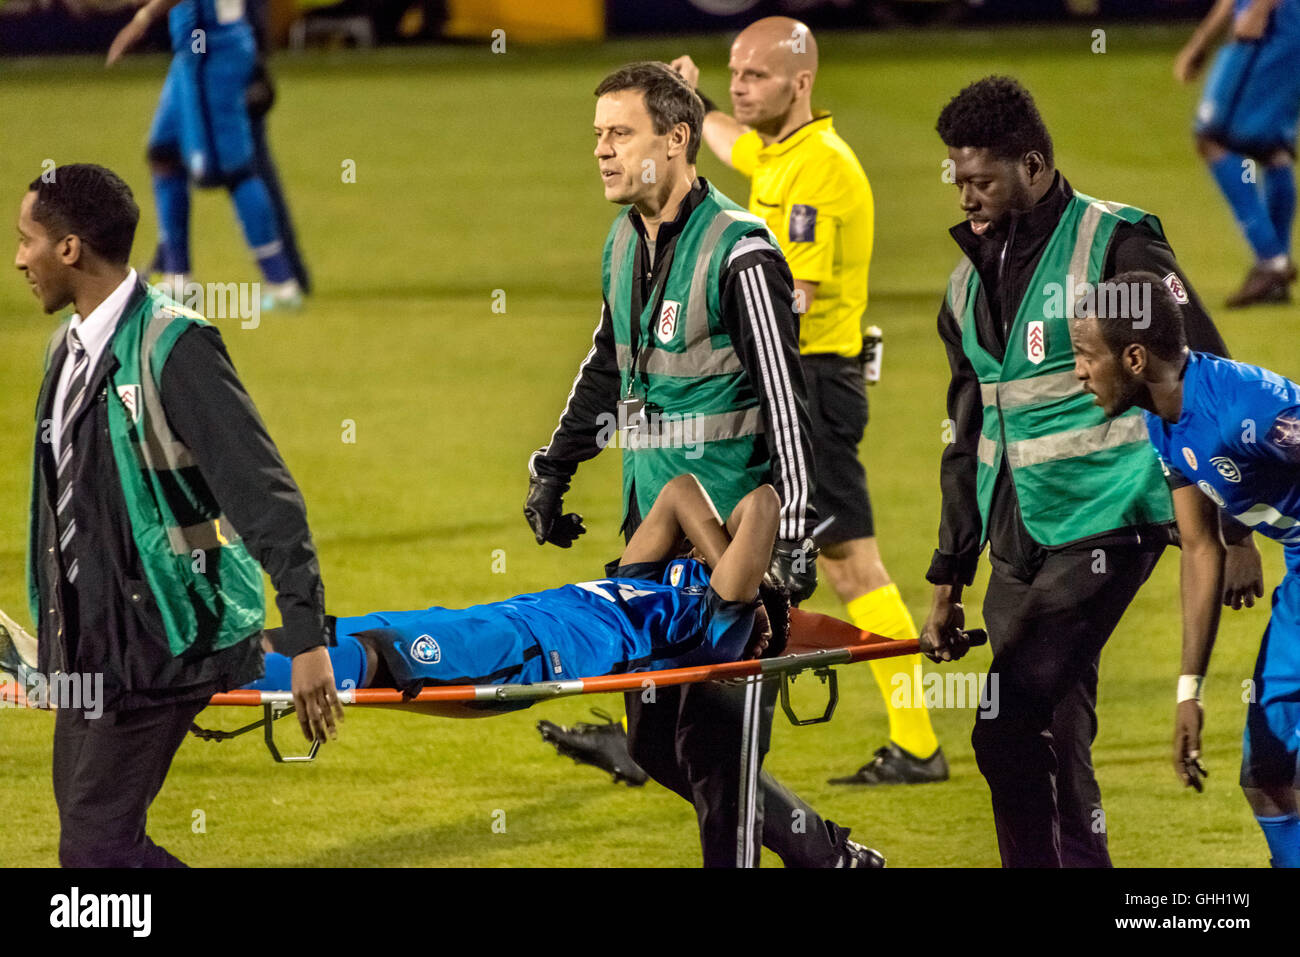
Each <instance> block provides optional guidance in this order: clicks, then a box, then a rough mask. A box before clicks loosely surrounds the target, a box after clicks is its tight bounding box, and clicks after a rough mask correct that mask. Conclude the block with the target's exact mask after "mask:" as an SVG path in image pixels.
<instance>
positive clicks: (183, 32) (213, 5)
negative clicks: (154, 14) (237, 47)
mask: <svg viewBox="0 0 1300 957" xmlns="http://www.w3.org/2000/svg"><path fill="white" fill-rule="evenodd" d="M195 30H202V31H203V34H204V36H203V47H204V48H206V49H212V48H213V47H218V48H219V47H222V46H226V45H231V44H236V43H243V42H246V41H247V40H251V39H252V36H253V28H252V26H251V25H250V24H249V22H248V20H247V18H246V17H245V9H244V0H181V2H180V3H178V4H177V5H176V6H174V7H172V10H171V13H169V14H168V15H167V32H168V33H169V34H170V35H171V41H172V51H173V52H174V53H185V52H195V53H197V52H201V51H199V50H195V42H196V40H197V37H196V36H195V33H194V31H195Z"/></svg>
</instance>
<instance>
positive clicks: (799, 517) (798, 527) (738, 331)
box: [528, 177, 817, 540]
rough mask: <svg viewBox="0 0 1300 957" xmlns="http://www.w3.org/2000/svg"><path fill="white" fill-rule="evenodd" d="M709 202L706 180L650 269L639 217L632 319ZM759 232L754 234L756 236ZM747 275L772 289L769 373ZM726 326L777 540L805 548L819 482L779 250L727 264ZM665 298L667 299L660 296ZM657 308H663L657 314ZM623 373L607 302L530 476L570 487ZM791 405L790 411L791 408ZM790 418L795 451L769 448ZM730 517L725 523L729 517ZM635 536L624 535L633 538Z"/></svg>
mask: <svg viewBox="0 0 1300 957" xmlns="http://www.w3.org/2000/svg"><path fill="white" fill-rule="evenodd" d="M707 193H708V184H707V183H706V181H705V180H704V179H703V178H702V177H701V178H700V179H698V180H697V181H696V183H695V187H694V189H692V190H691V192H690V193H689V194H688V195H687V197H686V199H685V200H684V201H683V202H682V208H681V209H680V210H679V211H678V213H677V218H676V219H674V220H673V221H672V222H670V223H662V224H661V225H660V226H659V233H658V237H657V239H656V242H655V250H654V262H653V263H651V262H650V257H649V250H648V248H647V244H646V233H645V227H644V225H643V224H642V222H641V217H640V216H639V215H638V214H637V212H636V210H635V209H633V210H631V212H630V216H631V219H632V224H633V225H634V226H635V227H636V230H637V233H638V235H639V236H640V237H641V242H639V243H638V244H637V249H638V258H637V262H636V265H635V267H634V270H633V283H632V300H631V314H632V315H633V316H639V315H640V314H641V311H642V308H643V306H644V304H645V300H646V296H648V295H649V293H650V290H651V288H652V287H653V285H654V281H655V280H656V279H657V278H658V277H659V276H661V275H663V273H664V271H665V270H667V269H669V268H671V265H672V257H673V252H674V250H675V249H676V247H677V238H678V236H680V235H681V232H682V229H683V228H684V227H685V226H686V222H687V220H688V219H689V218H690V215H691V213H692V212H694V210H695V208H696V207H697V206H699V204H700V202H701V201H702V200H703V199H704V197H705V196H706V195H707ZM760 232H762V229H761V227H757V226H756V227H755V233H760ZM746 270H749V271H750V272H749V276H750V277H751V278H753V277H757V279H758V280H759V281H760V282H761V283H763V284H764V285H765V286H766V287H767V299H768V300H770V302H771V307H772V311H773V313H774V318H775V326H776V331H777V335H778V337H779V342H778V343H777V347H778V349H779V352H780V361H779V362H773V363H771V364H770V365H769V364H768V363H767V362H765V361H764V358H765V357H760V354H759V350H760V343H759V339H758V336H760V335H762V326H761V324H762V323H764V322H765V319H764V317H763V316H762V315H757V314H756V311H755V306H754V305H753V303H752V302H751V301H750V300H749V299H748V297H746V295H745V291H744V288H743V286H742V283H741V280H740V276H741V273H743V272H745V271H746ZM719 285H720V297H721V304H722V321H723V323H724V324H725V326H726V329H727V334H728V335H730V336H731V341H732V344H733V346H734V347H735V350H736V355H737V356H738V357H739V358H740V362H741V364H742V365H743V366H744V369H745V374H746V376H747V377H748V378H749V381H750V383H751V384H752V385H753V388H754V390H755V394H756V395H757V396H758V400H759V404H760V406H761V408H762V417H763V429H764V435H765V436H766V437H767V444H768V449H769V453H770V458H771V463H772V477H771V482H772V484H773V486H774V487H775V488H776V491H777V494H778V495H779V496H780V497H781V525H780V531H779V532H778V534H779V536H780V537H781V538H784V539H796V540H797V539H802V538H803V537H804V536H805V535H809V534H811V533H812V530H813V527H814V526H815V525H816V522H817V514H816V511H815V510H814V509H813V506H812V492H813V482H814V481H815V473H814V467H813V457H812V435H811V426H810V425H809V419H808V409H807V400H806V393H805V389H804V379H803V370H802V368H801V367H800V363H799V316H798V314H797V313H796V312H795V311H794V281H793V280H792V279H791V278H790V267H789V266H788V265H786V261H785V257H784V256H782V255H781V253H780V251H779V250H776V249H773V248H770V247H768V248H766V249H761V250H760V249H756V250H754V251H752V252H746V253H744V254H742V255H740V256H737V257H736V258H735V259H734V260H732V261H731V262H729V263H726V264H725V265H724V266H723V268H722V272H721V274H720V276H719ZM659 295H660V297H662V290H661V291H660V292H659ZM656 305H657V304H656ZM758 308H759V309H760V310H761V307H758ZM653 346H654V341H653V339H651V341H649V342H646V343H642V344H641V348H653ZM618 390H619V368H618V359H617V356H616V353H615V349H614V323H613V320H612V318H611V316H610V312H609V303H608V302H604V303H603V304H602V307H601V312H600V323H599V325H597V327H596V333H595V336H594V338H593V342H592V347H591V351H590V352H588V353H587V357H586V359H584V360H583V362H582V367H581V368H580V369H579V370H578V378H577V380H576V381H575V382H574V384H573V391H572V393H570V395H569V400H568V403H567V404H566V405H565V407H564V412H563V413H562V414H561V416H560V424H559V425H558V426H557V427H556V430H555V433H554V434H553V435H552V436H551V441H550V442H549V443H547V444H546V445H545V446H544V447H542V448H540V449H538V450H537V451H536V452H534V453H533V456H532V458H531V459H530V460H529V463H528V467H529V471H530V472H532V474H534V475H543V476H548V477H554V478H561V479H563V480H565V481H566V482H567V481H568V480H569V479H571V478H572V477H573V473H574V472H576V471H577V468H578V465H579V464H580V463H582V462H585V461H586V460H587V459H589V458H592V457H593V456H595V455H596V453H597V452H599V451H600V450H601V446H600V444H599V443H598V441H597V437H598V435H599V434H600V431H601V418H600V416H601V415H602V414H615V413H616V409H617V405H618V401H619V394H618ZM791 405H793V410H791V409H790V406H791ZM792 414H793V416H794V417H795V419H796V420H797V423H798V434H799V442H798V443H797V448H793V449H792V448H790V447H787V446H785V445H783V443H780V442H773V441H772V438H773V436H776V435H779V434H781V430H782V429H783V428H789V423H790V417H791V415H792ZM724 517H725V516H724ZM628 518H629V522H630V524H631V525H632V526H633V527H635V525H636V523H637V522H639V520H640V518H641V516H639V515H637V512H636V500H635V497H633V499H632V501H631V502H629V503H628ZM631 530H632V529H631V528H625V529H624V531H625V532H628V533H629V534H630V532H631Z"/></svg>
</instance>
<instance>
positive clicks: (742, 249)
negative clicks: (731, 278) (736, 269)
mask: <svg viewBox="0 0 1300 957" xmlns="http://www.w3.org/2000/svg"><path fill="white" fill-rule="evenodd" d="M771 248H772V244H771V243H769V242H768V241H767V240H766V239H760V238H759V237H757V236H746V237H745V238H744V239H742V240H741V241H740V242H738V243H736V245H734V246H732V247H731V252H729V253H727V265H728V266H730V265H731V264H732V263H733V262H735V261H736V260H737V259H739V258H740V257H741V256H746V255H748V254H749V253H765V252H768V251H769V250H770V249H771Z"/></svg>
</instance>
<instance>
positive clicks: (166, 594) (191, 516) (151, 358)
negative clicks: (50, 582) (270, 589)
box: [27, 288, 266, 655]
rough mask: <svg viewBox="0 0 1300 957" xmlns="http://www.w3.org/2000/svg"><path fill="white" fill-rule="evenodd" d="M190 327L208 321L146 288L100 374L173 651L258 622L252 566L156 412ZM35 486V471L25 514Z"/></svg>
mask: <svg viewBox="0 0 1300 957" xmlns="http://www.w3.org/2000/svg"><path fill="white" fill-rule="evenodd" d="M194 325H207V321H206V320H205V319H203V317H202V316H200V315H198V314H197V313H195V312H193V311H191V310H189V309H186V308H185V307H184V306H181V305H180V304H178V303H176V302H174V301H172V300H171V299H168V298H167V297H166V296H164V295H162V294H161V293H159V292H158V291H156V290H154V289H152V288H149V290H148V294H147V295H146V296H144V297H143V298H142V299H141V301H140V303H139V305H138V306H136V308H134V309H133V310H132V311H131V312H130V313H129V314H127V315H125V316H123V317H122V319H121V321H120V322H119V323H118V326H117V332H116V333H115V334H114V336H113V340H112V350H113V355H114V356H115V357H116V358H117V361H118V368H117V369H116V370H115V371H113V372H112V374H111V375H110V376H109V390H108V434H109V439H110V442H111V444H112V447H113V459H114V461H115V463H116V465H117V473H118V477H119V479H120V481H121V485H122V495H123V498H124V499H125V501H126V511H127V516H128V519H129V521H130V525H131V537H132V539H133V540H134V541H135V546H136V549H137V551H139V553H140V563H141V565H142V566H143V568H144V575H145V578H146V580H147V581H148V582H149V587H150V589H151V590H152V592H153V595H154V598H155V600H156V601H157V603H158V609H159V611H160V612H161V613H162V619H163V625H164V627H165V628H166V631H167V643H168V646H169V647H170V649H171V652H172V654H173V655H180V654H182V653H184V652H185V651H187V650H189V649H191V648H196V649H203V650H204V651H205V652H211V651H217V650H220V649H222V648H227V647H229V646H231V645H234V644H237V643H238V642H240V641H242V640H244V639H246V638H248V636H249V635H251V634H253V633H254V632H256V631H258V630H260V629H261V627H262V624H263V622H264V621H265V617H266V607H265V593H264V591H263V588H262V571H261V568H260V567H259V566H258V564H257V562H256V561H254V560H253V557H252V556H251V555H249V553H248V550H247V549H246V548H245V547H244V545H243V543H242V542H241V541H240V539H239V536H238V534H236V532H235V530H234V529H233V528H232V527H231V526H230V523H229V522H228V521H227V520H226V517H225V516H224V515H223V514H221V508H220V506H219V505H218V504H217V501H216V499H215V497H214V496H213V494H212V492H211V491H210V490H209V489H208V487H207V484H206V483H205V482H204V480H203V476H202V475H201V474H200V473H199V469H198V466H197V465H196V463H195V461H194V456H193V454H192V453H191V452H190V450H189V449H188V448H186V446H185V445H184V444H183V443H182V442H181V441H180V439H179V438H177V437H176V436H175V435H174V434H173V433H172V431H171V429H170V428H169V427H168V424H167V416H166V415H165V414H164V412H163V405H162V398H161V395H160V389H161V382H162V371H163V366H164V365H165V364H166V362H167V356H168V355H169V354H170V352H171V350H172V346H174V345H175V344H176V340H177V339H178V338H180V336H181V334H182V333H183V332H185V331H186V330H187V329H189V328H190V327H191V326H194ZM66 327H67V323H64V324H63V325H62V326H60V327H59V330H58V332H56V333H55V336H54V338H53V339H52V340H51V343H52V348H51V349H50V350H48V351H47V353H46V369H47V372H48V368H49V361H50V357H51V356H52V355H53V352H54V349H53V345H55V344H57V343H58V341H59V340H60V338H61V337H62V336H63V335H64V334H65V332H66ZM199 401H201V397H199ZM37 467H39V465H38V466H37ZM37 480H38V476H35V475H34V476H33V482H32V494H33V511H32V514H33V515H35V514H37V512H36V502H35V495H36V489H37V488H38V487H39V485H38V481H37ZM35 524H36V523H35V522H33V523H32V525H33V529H32V539H31V541H30V543H29V552H28V563H27V567H28V599H29V601H30V602H31V606H32V616H33V620H36V621H39V620H40V619H39V617H38V616H39V607H40V606H39V597H40V596H39V595H38V594H37V582H36V574H35V561H34V557H35V548H36V547H37V545H38V543H37V542H36V541H35Z"/></svg>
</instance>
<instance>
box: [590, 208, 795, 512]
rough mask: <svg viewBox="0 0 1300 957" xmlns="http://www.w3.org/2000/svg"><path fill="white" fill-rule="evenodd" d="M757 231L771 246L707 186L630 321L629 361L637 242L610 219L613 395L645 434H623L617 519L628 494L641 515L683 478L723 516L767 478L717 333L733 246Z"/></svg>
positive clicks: (745, 400)
mask: <svg viewBox="0 0 1300 957" xmlns="http://www.w3.org/2000/svg"><path fill="white" fill-rule="evenodd" d="M755 233H757V234H758V235H760V236H762V237H763V239H762V240H761V241H763V242H767V243H769V244H771V246H772V247H774V248H779V246H778V245H777V242H776V238H775V237H774V236H773V235H772V234H771V232H769V231H768V229H767V227H766V226H765V225H764V224H763V222H762V220H760V219H759V218H758V217H756V216H753V215H751V214H750V213H748V212H747V211H746V210H744V209H742V208H741V207H740V206H738V205H736V204H735V203H733V202H732V201H731V200H729V199H727V197H725V196H723V195H722V194H721V193H719V192H718V191H717V190H716V189H714V188H713V186H712V185H710V186H709V192H708V195H707V196H706V197H705V198H704V200H703V201H702V202H701V203H700V204H699V206H697V207H696V208H695V210H694V211H693V212H692V213H691V216H690V219H688V220H687V222H686V226H685V228H684V229H683V230H682V233H681V235H680V236H679V237H678V239H677V246H676V248H675V250H674V252H673V258H672V267H671V268H670V269H669V271H668V275H667V277H666V278H664V277H660V278H659V281H658V283H657V284H656V285H662V287H663V294H662V296H659V295H651V296H650V297H649V299H648V301H647V302H646V303H645V306H644V308H643V309H642V311H641V314H640V315H639V316H637V317H635V318H636V322H637V336H636V342H637V348H636V350H635V354H634V352H633V348H632V341H633V340H632V321H633V316H632V315H631V301H632V284H633V282H634V281H635V280H634V279H633V273H634V267H635V265H636V260H637V243H638V242H640V237H639V236H638V234H637V231H636V229H635V227H633V225H632V221H631V220H630V219H629V218H628V214H627V213H622V214H620V215H619V217H618V218H617V219H615V220H614V225H613V227H612V228H611V229H610V231H609V236H608V237H607V238H606V240H605V255H604V262H603V279H604V289H605V301H606V302H607V303H609V309H610V314H611V317H612V319H613V324H614V342H615V348H616V350H617V354H618V365H619V377H620V382H621V394H622V395H623V396H629V395H633V396H636V397H639V398H642V399H644V400H645V402H646V410H647V412H646V414H647V416H648V422H647V423H646V425H645V427H644V428H643V429H640V430H630V431H629V430H624V431H623V432H622V434H621V444H622V445H623V503H624V510H625V512H624V518H625V519H626V510H627V508H628V507H629V504H630V502H631V500H632V499H631V496H632V495H633V494H635V495H636V504H637V507H638V508H639V509H640V513H641V515H642V516H645V515H647V514H649V512H650V507H651V506H652V505H653V504H654V501H655V498H656V497H657V496H658V495H659V491H660V490H661V489H662V488H663V487H664V485H666V484H667V483H668V482H669V481H670V480H671V479H672V478H674V477H675V476H677V475H681V474H683V473H685V472H692V473H694V474H695V475H696V477H698V478H699V480H700V482H701V484H702V485H703V486H704V488H705V490H706V491H707V492H708V493H709V497H710V498H712V499H713V503H714V505H715V506H717V509H718V512H719V514H721V515H723V516H726V515H729V514H730V513H731V510H732V509H733V508H735V506H736V503H737V502H739V501H740V500H741V499H742V498H743V497H744V496H745V495H746V494H748V493H749V492H750V491H752V490H753V489H755V488H757V487H758V486H759V485H761V484H762V483H763V482H765V481H767V480H768V473H769V470H770V461H769V458H768V452H767V449H766V446H765V444H764V443H763V442H762V441H761V439H760V433H761V432H762V430H763V426H762V418H761V413H760V408H759V400H758V395H757V393H756V392H755V391H754V386H753V384H752V383H751V382H750V381H749V378H748V377H747V376H746V374H745V370H744V367H743V366H742V365H741V362H740V357H739V356H738V355H737V354H736V351H735V348H734V346H733V344H732V341H731V337H730V336H729V335H728V334H727V330H726V328H725V326H724V325H723V322H722V310H721V306H720V298H721V296H720V289H719V281H718V277H719V275H720V274H721V272H722V267H723V266H724V265H725V263H726V261H727V257H728V256H729V255H730V254H731V250H732V248H733V247H734V246H735V245H736V243H737V242H739V241H740V240H741V239H742V238H743V237H745V236H749V235H753V234H755ZM656 416H657V418H656ZM623 424H624V423H621V422H620V423H618V425H619V426H620V427H622V426H623Z"/></svg>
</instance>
